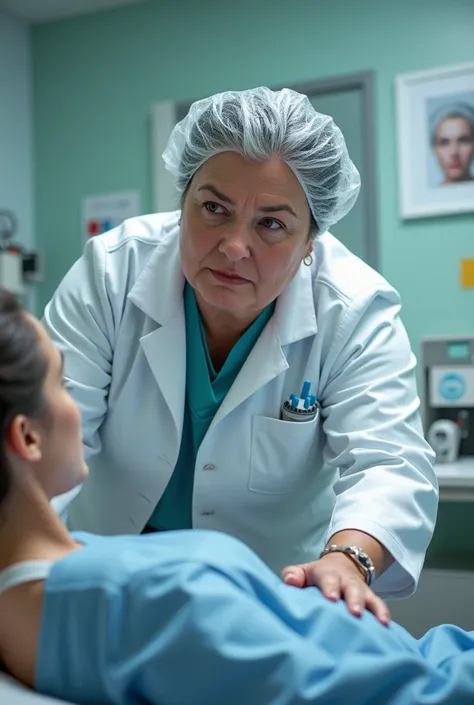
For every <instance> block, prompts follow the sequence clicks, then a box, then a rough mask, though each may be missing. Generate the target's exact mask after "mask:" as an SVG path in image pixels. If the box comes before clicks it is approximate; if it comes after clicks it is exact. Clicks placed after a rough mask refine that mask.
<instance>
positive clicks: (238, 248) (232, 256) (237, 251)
mask: <svg viewBox="0 0 474 705" xmlns="http://www.w3.org/2000/svg"><path fill="white" fill-rule="evenodd" d="M219 252H221V253H222V254H223V255H225V256H226V257H227V259H228V260H230V261H231V262H238V261H239V260H241V259H247V258H248V257H250V236H249V233H248V232H247V231H246V229H245V228H244V227H238V228H233V229H232V230H230V231H229V232H228V233H227V234H226V235H225V236H224V237H223V239H222V240H221V242H220V244H219Z"/></svg>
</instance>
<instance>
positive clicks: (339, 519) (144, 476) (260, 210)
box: [45, 88, 438, 623]
mask: <svg viewBox="0 0 474 705" xmlns="http://www.w3.org/2000/svg"><path fill="white" fill-rule="evenodd" d="M163 157H164V160H165V163H166V165H167V167H168V169H169V170H170V171H171V172H172V173H173V174H174V175H175V177H176V183H177V187H178V190H179V192H180V193H181V197H182V201H181V210H180V211H179V212H176V213H167V214H156V215H151V216H143V217H138V218H133V219H131V220H128V221H126V222H125V223H123V225H121V226H120V227H118V228H116V229H114V230H112V231H111V232H109V233H106V234H104V235H102V236H99V237H96V238H94V239H92V240H91V241H90V242H88V244H87V246H86V248H85V251H84V254H83V256H82V257H81V258H80V259H79V260H78V262H76V264H75V265H74V266H73V267H72V269H71V270H70V271H69V273H68V274H67V275H66V277H65V278H64V280H63V282H62V283H61V285H60V286H59V289H58V290H57V292H56V293H55V295H54V297H53V299H52V301H51V302H50V303H49V304H48V306H47V309H46V314H45V323H46V328H47V331H48V332H49V334H50V336H51V337H52V338H53V341H54V342H55V343H56V345H57V346H58V347H59V348H60V349H61V350H62V351H63V353H64V359H65V374H66V383H67V386H68V388H69V389H70V392H71V393H72V395H73V397H74V398H75V400H76V402H77V403H78V404H79V407H80V409H81V413H82V420H83V426H84V432H83V433H84V445H85V447H86V453H87V460H88V464H89V468H90V475H89V477H88V479H87V480H86V481H85V483H84V484H83V486H82V489H81V491H80V493H79V494H78V495H77V496H76V497H75V498H74V499H73V500H72V502H71V504H70V506H69V508H68V524H69V527H70V528H71V529H74V530H85V531H89V532H95V533H99V534H119V533H141V532H148V531H163V530H172V529H184V528H190V527H196V528H202V529H214V530H219V531H223V532H225V533H228V534H231V535H233V536H235V537H237V538H239V539H241V540H242V541H244V542H245V543H246V544H248V545H249V546H250V547H251V548H252V549H253V550H255V551H256V552H257V553H258V554H259V555H260V557H261V558H263V560H264V561H265V562H266V563H267V564H268V565H269V566H270V567H271V568H272V569H274V570H275V571H278V572H281V573H282V576H283V579H284V580H285V582H287V583H289V584H293V585H295V586H300V587H305V586H309V585H316V586H318V587H319V588H320V589H321V590H322V592H323V594H324V595H325V596H326V597H328V598H329V599H333V600H337V599H340V598H342V599H344V600H345V601H346V603H347V606H348V608H349V610H350V611H351V612H352V613H353V614H354V615H360V614H361V612H362V611H363V610H364V609H366V608H367V609H369V610H371V611H373V612H374V613H375V614H376V615H377V617H378V618H379V620H380V621H382V622H385V623H387V622H388V621H389V613H388V609H387V607H386V605H385V604H384V602H383V601H382V599H381V598H383V597H386V596H395V595H396V596H399V597H403V596H407V595H409V594H411V593H412V592H413V590H414V589H415V586H416V583H417V580H418V577H419V574H420V571H421V568H422V565H423V560H424V555H425V551H426V548H427V546H428V543H429V541H430V538H431V536H432V532H433V528H434V523H435V519H436V511H437V500H438V495H437V485H436V478H435V474H434V471H433V453H432V451H431V449H430V448H429V446H428V445H427V444H426V442H425V441H424V439H423V435H422V428H421V423H420V418H419V414H418V406H419V402H418V398H417V393H416V387H415V378H414V367H415V361H414V357H413V354H412V353H411V350H410V346H409V342H408V339H407V336H406V333H405V331H404V328H403V326H402V324H401V322H400V319H399V311H400V298H399V295H398V294H397V292H396V291H395V290H394V289H393V288H392V287H391V286H389V284H387V282H386V281H385V280H384V279H383V278H382V277H381V276H380V275H379V274H377V273H376V272H375V271H373V270H372V269H370V268H369V267H368V266H367V265H366V264H364V263H363V262H361V261H360V260H359V259H358V258H357V257H355V256H354V255H353V254H351V253H350V252H349V251H348V250H347V249H346V248H345V247H344V246H343V245H342V244H341V243H340V242H338V241H337V240H336V239H335V238H334V237H332V236H331V235H330V234H329V233H328V228H329V227H330V226H331V225H333V224H334V223H335V222H336V221H337V220H339V219H340V218H342V217H343V216H344V215H345V214H346V213H347V212H348V211H349V210H350V208H351V207H352V206H353V204H354V202H355V200H356V198H357V195H358V191H359V187H360V179H359V174H358V172H357V170H356V168H355V166H354V165H353V163H352V162H351V160H350V158H349V155H348V152H347V148H346V145H345V142H344V138H343V136H342V134H341V132H340V131H339V129H338V128H337V127H336V125H335V124H334V122H333V120H332V119H331V118H330V117H328V116H325V115H321V114H319V113H317V112H315V110H314V108H313V107H312V106H311V104H310V102H309V100H308V98H307V97H306V96H303V95H300V94H298V93H295V92H294V91H290V90H287V89H285V90H282V91H279V92H273V91H271V90H269V89H267V88H257V89H253V90H248V91H243V92H226V93H223V94H219V95H215V96H212V97H211V98H208V99H205V100H202V101H199V102H197V103H195V104H194V105H193V106H192V107H191V109H190V111H189V114H188V115H187V117H186V118H185V119H184V120H183V121H182V122H180V123H179V124H178V125H177V126H176V127H175V129H174V131H173V133H172V135H171V137H170V140H169V144H168V146H167V149H166V151H165V153H164V155H163ZM305 381H307V382H308V383H309V384H311V387H310V389H309V390H308V386H309V385H308V384H306V385H304V382H305ZM302 386H305V389H304V391H303V392H302V395H301V396H302V398H298V397H299V396H300V390H301V389H302ZM291 395H296V396H293V397H292V396H291ZM312 395H314V396H312ZM315 397H316V399H315ZM285 402H286V403H285ZM301 419H302V420H301Z"/></svg>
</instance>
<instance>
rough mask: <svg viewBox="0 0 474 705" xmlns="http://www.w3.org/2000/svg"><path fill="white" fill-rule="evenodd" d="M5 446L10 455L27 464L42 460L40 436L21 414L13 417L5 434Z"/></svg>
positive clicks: (28, 420)
mask: <svg viewBox="0 0 474 705" xmlns="http://www.w3.org/2000/svg"><path fill="white" fill-rule="evenodd" d="M5 441H6V446H7V449H8V450H9V451H10V453H13V454H14V455H16V456H18V457H19V458H20V459H21V460H24V461H26V462H28V463H37V462H38V461H39V460H41V458H42V453H41V447H40V434H39V433H38V431H37V429H36V428H34V426H33V424H32V423H31V421H30V419H28V417H27V416H24V415H23V414H18V415H17V416H15V418H14V419H13V421H12V422H11V423H10V426H9V428H8V430H7V433H6V438H5Z"/></svg>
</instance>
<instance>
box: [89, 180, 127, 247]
mask: <svg viewBox="0 0 474 705" xmlns="http://www.w3.org/2000/svg"><path fill="white" fill-rule="evenodd" d="M136 215H140V194H139V192H138V191H119V192H116V193H105V194H100V195H96V196H86V197H85V198H84V199H83V201H82V232H83V237H84V240H89V238H91V237H95V236H96V235H100V234H101V233H105V232H107V230H112V228H115V227H116V226H117V225H120V223H122V222H123V221H124V220H126V219H127V218H133V217H134V216H136Z"/></svg>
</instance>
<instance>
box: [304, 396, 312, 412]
mask: <svg viewBox="0 0 474 705" xmlns="http://www.w3.org/2000/svg"><path fill="white" fill-rule="evenodd" d="M310 403H311V397H306V399H305V400H304V408H305V409H309V405H310Z"/></svg>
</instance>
